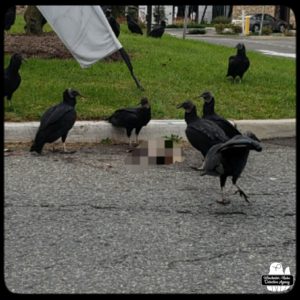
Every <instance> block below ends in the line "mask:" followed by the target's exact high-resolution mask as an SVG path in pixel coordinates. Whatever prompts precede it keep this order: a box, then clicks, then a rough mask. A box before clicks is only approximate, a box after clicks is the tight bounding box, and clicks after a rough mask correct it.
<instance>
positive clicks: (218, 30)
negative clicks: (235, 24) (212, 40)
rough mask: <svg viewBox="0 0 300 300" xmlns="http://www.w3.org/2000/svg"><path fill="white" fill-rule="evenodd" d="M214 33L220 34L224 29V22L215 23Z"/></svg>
mask: <svg viewBox="0 0 300 300" xmlns="http://www.w3.org/2000/svg"><path fill="white" fill-rule="evenodd" d="M215 29H216V33H218V34H221V33H223V30H224V29H225V24H222V23H220V24H215Z"/></svg>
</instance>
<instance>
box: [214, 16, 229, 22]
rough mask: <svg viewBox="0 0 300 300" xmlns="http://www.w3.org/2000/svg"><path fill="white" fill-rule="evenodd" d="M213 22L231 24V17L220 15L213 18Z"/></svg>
mask: <svg viewBox="0 0 300 300" xmlns="http://www.w3.org/2000/svg"><path fill="white" fill-rule="evenodd" d="M212 23H213V24H230V23H231V19H230V18H228V17H225V16H218V17H215V18H214V19H213V20H212Z"/></svg>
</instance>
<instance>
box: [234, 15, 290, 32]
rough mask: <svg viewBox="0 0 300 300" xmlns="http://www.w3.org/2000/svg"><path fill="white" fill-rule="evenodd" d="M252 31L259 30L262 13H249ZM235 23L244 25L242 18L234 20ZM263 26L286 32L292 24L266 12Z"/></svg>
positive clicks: (274, 30)
mask: <svg viewBox="0 0 300 300" xmlns="http://www.w3.org/2000/svg"><path fill="white" fill-rule="evenodd" d="M249 17H250V31H252V32H259V29H260V23H261V17H262V14H255V15H249ZM232 23H233V24H235V25H240V26H242V18H238V19H234V20H232ZM263 26H266V27H270V28H271V29H272V31H273V32H284V31H285V30H286V29H289V28H290V25H289V24H288V23H287V22H286V21H283V20H281V19H276V18H274V17H273V16H271V15H269V14H264V21H263Z"/></svg>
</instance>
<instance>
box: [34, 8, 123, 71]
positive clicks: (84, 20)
mask: <svg viewBox="0 0 300 300" xmlns="http://www.w3.org/2000/svg"><path fill="white" fill-rule="evenodd" d="M37 8H38V9H39V10H40V12H41V13H42V15H43V16H44V17H45V19H46V20H47V22H48V23H49V24H50V26H51V27H52V28H53V30H54V31H55V32H56V34H57V35H58V36H59V38H60V39H61V40H62V42H63V43H64V44H65V46H66V47H67V48H68V49H69V51H70V52H71V53H72V55H73V56H74V57H75V59H76V60H77V61H78V63H79V64H80V66H81V67H82V68H85V67H89V66H90V65H92V64H93V63H95V62H96V61H98V60H100V59H102V58H104V57H106V56H109V55H111V54H112V53H114V52H116V51H118V50H119V49H121V48H122V45H121V43H120V42H119V40H118V39H117V38H116V36H115V34H114V32H113V31H112V29H111V27H110V25H109V23H108V21H107V19H106V16H105V15H104V13H103V11H102V9H101V7H100V6H99V5H89V6H76V5H38V6H37Z"/></svg>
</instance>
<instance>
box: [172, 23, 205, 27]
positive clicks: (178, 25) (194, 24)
mask: <svg viewBox="0 0 300 300" xmlns="http://www.w3.org/2000/svg"><path fill="white" fill-rule="evenodd" d="M186 27H187V28H205V27H206V26H205V25H204V24H198V23H188V24H187V26H186ZM166 28H183V24H182V23H174V24H169V25H167V26H166Z"/></svg>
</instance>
